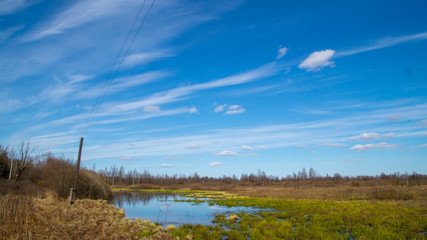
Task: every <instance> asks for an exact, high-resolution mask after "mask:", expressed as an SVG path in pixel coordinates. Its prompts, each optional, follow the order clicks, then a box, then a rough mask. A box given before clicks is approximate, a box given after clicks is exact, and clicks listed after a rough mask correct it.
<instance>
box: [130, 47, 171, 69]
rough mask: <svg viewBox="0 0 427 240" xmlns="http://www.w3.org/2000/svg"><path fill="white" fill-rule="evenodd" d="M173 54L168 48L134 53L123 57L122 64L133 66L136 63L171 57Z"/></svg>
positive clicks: (146, 62)
mask: <svg viewBox="0 0 427 240" xmlns="http://www.w3.org/2000/svg"><path fill="white" fill-rule="evenodd" d="M173 55H174V54H173V53H172V52H171V51H169V50H158V51H150V52H142V53H134V54H131V55H129V56H127V57H126V58H125V59H124V61H123V64H122V66H123V67H133V66H136V65H144V64H148V63H151V62H154V61H158V60H161V59H164V58H167V57H171V56H173Z"/></svg>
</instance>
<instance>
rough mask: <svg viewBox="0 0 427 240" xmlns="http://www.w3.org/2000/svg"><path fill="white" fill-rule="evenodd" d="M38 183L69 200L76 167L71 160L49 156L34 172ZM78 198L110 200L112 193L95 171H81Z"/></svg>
mask: <svg viewBox="0 0 427 240" xmlns="http://www.w3.org/2000/svg"><path fill="white" fill-rule="evenodd" d="M34 171H35V172H36V173H34V175H35V178H36V181H37V182H38V183H39V184H40V185H41V186H43V187H46V188H49V189H52V190H53V191H54V192H55V193H56V194H57V195H58V197H60V198H67V197H69V194H70V189H71V188H72V187H73V186H74V181H75V172H76V166H75V164H74V163H72V162H71V161H70V160H67V159H63V158H56V157H53V156H52V155H48V156H47V158H46V160H44V161H41V162H39V163H38V164H37V166H36V167H35V170H34ZM77 197H79V198H92V199H110V198H111V197H112V192H111V189H110V187H109V186H108V185H107V184H106V183H105V182H104V181H103V180H102V178H101V177H100V176H99V175H97V174H96V173H95V172H93V171H88V170H85V169H81V170H80V174H79V185H78V187H77Z"/></svg>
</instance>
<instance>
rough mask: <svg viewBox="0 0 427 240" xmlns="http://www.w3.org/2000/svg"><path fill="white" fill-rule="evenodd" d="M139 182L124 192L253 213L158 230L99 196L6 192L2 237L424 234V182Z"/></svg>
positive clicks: (0, 204) (1, 205)
mask: <svg viewBox="0 0 427 240" xmlns="http://www.w3.org/2000/svg"><path fill="white" fill-rule="evenodd" d="M217 187H221V188H223V186H217ZM138 188H140V187H138V186H133V187H132V188H130V187H127V188H126V189H122V190H127V191H129V190H133V191H144V192H159V191H160V192H169V193H179V194H186V195H187V196H189V197H192V198H193V199H194V202H195V203H196V204H197V203H200V201H201V200H200V199H198V198H208V200H203V201H207V202H208V203H209V204H210V205H215V204H216V205H222V206H246V207H256V208H257V209H258V211H256V212H246V213H245V212H230V213H227V214H220V215H217V216H215V219H214V225H213V226H203V225H183V226H181V227H179V228H175V227H172V226H170V227H167V228H162V227H160V226H158V225H156V224H154V223H151V222H149V221H143V220H141V219H136V220H130V219H127V218H126V217H125V214H124V212H123V211H122V210H120V209H118V208H116V207H114V206H112V205H110V204H108V203H107V202H105V201H101V200H87V199H84V200H78V201H77V202H76V203H75V204H74V205H69V203H68V202H67V201H64V200H62V201H60V200H58V198H57V196H55V195H54V194H53V193H49V192H47V193H46V192H44V193H37V194H33V195H20V193H17V194H14V195H7V194H6V195H1V196H0V220H1V223H0V235H1V239H178V238H179V239H427V235H426V234H427V207H426V206H425V200H426V192H427V191H426V190H427V188H426V186H424V185H421V186H412V187H406V186H403V187H402V186H391V185H390V186H387V185H384V186H351V185H349V186H345V185H344V186H333V187H332V186H330V187H315V186H293V187H286V186H283V185H268V186H241V185H236V186H233V187H232V188H230V189H229V190H228V191H211V190H212V189H211V187H209V186H208V187H207V189H209V190H195V187H192V188H191V189H190V188H188V186H182V189H174V190H172V189H138ZM197 188H199V187H197ZM192 189H193V190H192ZM116 191H117V189H116ZM23 196H27V197H23Z"/></svg>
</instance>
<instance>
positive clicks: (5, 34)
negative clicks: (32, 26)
mask: <svg viewBox="0 0 427 240" xmlns="http://www.w3.org/2000/svg"><path fill="white" fill-rule="evenodd" d="M23 28H24V25H19V26H15V27H11V28H8V29H6V30H4V31H1V32H0V42H4V41H5V40H7V39H9V38H10V37H11V36H13V35H14V34H15V33H16V32H18V31H19V30H22V29H23Z"/></svg>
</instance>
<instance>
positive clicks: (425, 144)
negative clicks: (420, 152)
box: [411, 143, 427, 148]
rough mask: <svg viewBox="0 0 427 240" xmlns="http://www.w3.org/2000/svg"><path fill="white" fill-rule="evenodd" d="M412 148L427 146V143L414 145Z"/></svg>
mask: <svg viewBox="0 0 427 240" xmlns="http://www.w3.org/2000/svg"><path fill="white" fill-rule="evenodd" d="M411 148H427V143H424V144H422V145H418V146H412V147H411Z"/></svg>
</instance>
